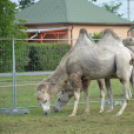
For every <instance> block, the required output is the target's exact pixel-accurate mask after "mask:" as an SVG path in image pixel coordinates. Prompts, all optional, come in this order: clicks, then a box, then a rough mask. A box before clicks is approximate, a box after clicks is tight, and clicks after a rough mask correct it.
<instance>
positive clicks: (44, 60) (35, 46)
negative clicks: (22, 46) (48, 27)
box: [26, 43, 70, 71]
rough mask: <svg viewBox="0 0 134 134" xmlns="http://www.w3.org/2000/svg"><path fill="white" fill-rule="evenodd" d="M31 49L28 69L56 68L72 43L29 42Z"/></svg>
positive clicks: (28, 45)
mask: <svg viewBox="0 0 134 134" xmlns="http://www.w3.org/2000/svg"><path fill="white" fill-rule="evenodd" d="M27 48H28V49H29V51H30V53H29V58H30V62H29V65H28V66H27V67H26V70H28V71H33V70H43V71H48V70H54V69H55V68H56V67H57V66H58V65H59V62H60V60H61V58H62V57H63V56H64V55H65V54H66V53H67V52H68V50H69V49H70V45H68V44H65V43H48V44H44V43H43V44H40V43H28V44H27Z"/></svg>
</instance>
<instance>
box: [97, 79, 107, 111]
mask: <svg viewBox="0 0 134 134" xmlns="http://www.w3.org/2000/svg"><path fill="white" fill-rule="evenodd" d="M97 82H98V85H99V88H100V98H101V107H100V112H99V113H102V112H103V111H104V106H105V82H104V79H99V80H97Z"/></svg>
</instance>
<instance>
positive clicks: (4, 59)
mask: <svg viewBox="0 0 134 134" xmlns="http://www.w3.org/2000/svg"><path fill="white" fill-rule="evenodd" d="M5 43H6V44H5ZM1 44H2V46H3V49H1V50H2V52H1V56H0V73H4V72H12V66H13V65H12V41H11V40H10V41H8V42H5V41H3V42H2V41H1ZM28 55H29V50H28V49H27V47H26V45H25V44H24V42H22V41H15V60H16V64H15V65H16V71H17V72H21V71H24V70H25V66H27V65H28V62H29V60H30V59H29V58H28Z"/></svg>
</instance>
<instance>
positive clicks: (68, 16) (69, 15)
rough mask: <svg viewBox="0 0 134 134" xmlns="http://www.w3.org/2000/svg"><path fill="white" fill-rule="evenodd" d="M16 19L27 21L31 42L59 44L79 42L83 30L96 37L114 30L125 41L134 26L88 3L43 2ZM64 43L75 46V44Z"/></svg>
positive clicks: (68, 0) (78, 0) (67, 0)
mask: <svg viewBox="0 0 134 134" xmlns="http://www.w3.org/2000/svg"><path fill="white" fill-rule="evenodd" d="M16 19H23V20H26V21H27V22H26V23H25V26H26V27H28V30H27V32H28V33H29V38H40V39H45V38H46V39H54V38H56V39H57V41H58V39H77V38H78V35H79V30H80V29H81V28H86V29H87V30H88V32H89V34H93V33H99V32H100V31H102V30H104V29H105V28H107V27H111V28H113V29H114V31H115V32H116V33H117V34H118V35H120V36H121V38H126V37H127V32H128V30H129V29H130V26H132V25H134V22H131V21H128V20H126V19H122V18H120V17H118V16H116V15H114V14H112V13H110V12H108V11H106V10H105V9H103V8H101V7H98V6H96V5H94V4H93V3H92V2H89V1H88V0H40V1H39V2H37V3H35V4H34V5H31V6H29V7H27V8H25V9H23V10H22V11H20V12H19V13H17V14H16ZM40 42H41V43H42V42H43V41H42V40H41V41H40ZM45 42H46V41H45ZM47 42H50V41H47ZM51 42H52V41H51ZM60 42H66V43H70V44H72V45H74V43H75V40H67V41H60Z"/></svg>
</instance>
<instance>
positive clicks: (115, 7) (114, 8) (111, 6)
mask: <svg viewBox="0 0 134 134" xmlns="http://www.w3.org/2000/svg"><path fill="white" fill-rule="evenodd" d="M121 5H122V3H121V2H119V3H114V1H111V3H110V4H107V3H103V4H102V6H101V7H103V8H105V9H106V10H107V11H108V12H111V13H113V14H115V15H117V16H119V17H122V16H123V14H118V12H117V11H118V10H119V8H120V6H121Z"/></svg>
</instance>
